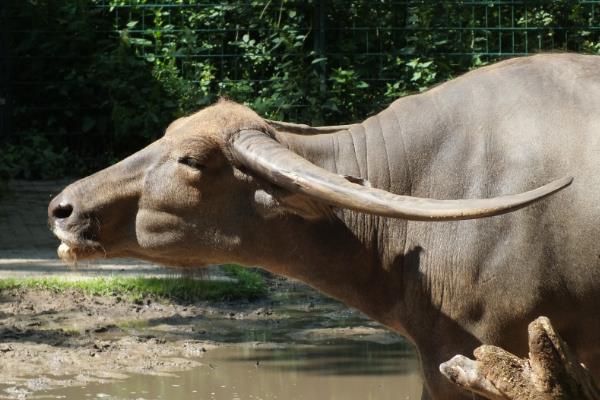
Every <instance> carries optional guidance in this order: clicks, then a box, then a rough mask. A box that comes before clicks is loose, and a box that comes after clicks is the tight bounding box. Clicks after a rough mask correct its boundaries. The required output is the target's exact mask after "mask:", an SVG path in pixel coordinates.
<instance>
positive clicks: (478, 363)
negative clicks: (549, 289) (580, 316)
mask: <svg viewBox="0 0 600 400" xmlns="http://www.w3.org/2000/svg"><path fill="white" fill-rule="evenodd" d="M528 331H529V359H521V358H519V357H517V356H515V355H513V354H511V353H509V352H507V351H505V350H503V349H501V348H499V347H496V346H489V345H483V346H480V347H478V348H477V349H475V351H474V352H473V354H474V355H475V360H470V359H468V358H467V357H464V356H462V355H457V356H454V357H453V358H452V359H451V360H449V361H446V362H445V363H442V364H441V365H440V371H441V372H442V374H444V376H446V378H448V379H450V381H452V382H453V383H455V384H456V385H458V386H461V387H462V388H464V389H466V390H468V391H470V392H473V393H476V394H478V395H480V396H483V397H485V398H488V399H493V400H499V399H502V400H506V399H519V400H525V399H527V400H534V399H535V400H541V399H544V400H559V399H560V400H565V399H578V400H600V390H599V389H598V386H597V385H596V383H595V382H594V380H593V378H592V376H591V375H590V373H589V371H588V370H587V368H586V367H585V366H584V365H583V364H580V363H579V362H577V360H576V359H575V357H574V356H573V354H572V353H571V351H570V350H569V347H568V346H567V344H566V343H565V342H563V340H562V339H561V338H560V336H558V334H557V333H556V332H555V331H554V328H552V325H551V324H550V320H549V319H548V318H546V317H539V318H538V319H536V320H535V321H533V322H532V323H531V324H529V329H528Z"/></svg>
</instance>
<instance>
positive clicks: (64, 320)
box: [0, 279, 401, 399]
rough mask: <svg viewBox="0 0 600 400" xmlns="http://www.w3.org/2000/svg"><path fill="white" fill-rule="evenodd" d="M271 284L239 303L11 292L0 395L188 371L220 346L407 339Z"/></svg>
mask: <svg viewBox="0 0 600 400" xmlns="http://www.w3.org/2000/svg"><path fill="white" fill-rule="evenodd" d="M271 284H272V285H271V286H272V293H273V294H272V295H271V297H269V298H268V299H264V300H262V301H256V302H246V303H236V304H228V303H208V302H206V303H198V304H192V305H186V304H173V303H165V302H155V301H153V300H152V299H145V300H143V301H138V302H137V303H133V302H130V301H126V300H123V299H121V298H120V297H117V296H111V297H97V296H89V295H84V294H82V293H81V292H75V291H73V292H65V293H54V292H49V291H40V290H22V289H15V290H7V291H4V292H2V293H1V294H0V360H1V362H0V398H6V399H24V398H30V396H31V395H32V394H35V393H36V392H39V391H42V390H48V389H52V388H57V387H65V386H78V385H79V386H81V385H86V384H89V383H93V382H107V381H110V380H114V379H122V378H125V377H127V376H128V375H129V374H139V373H141V374H154V375H161V374H168V373H169V372H174V371H182V370H187V369H190V368H194V367H197V366H200V365H202V356H203V355H204V353H206V352H210V351H211V350H212V349H214V348H216V347H221V346H228V345H240V344H242V343H244V344H246V345H262V346H264V345H277V344H280V343H288V344H289V343H298V344H299V345H301V344H303V343H304V344H306V343H310V342H318V341H322V340H324V339H325V340H326V339H328V338H336V339H339V338H348V339H350V340H354V339H355V340H369V341H372V342H377V343H382V344H388V343H395V342H398V341H399V340H401V339H400V338H399V337H398V336H397V335H395V334H393V333H390V332H388V331H386V330H385V329H383V328H382V327H379V326H377V324H375V323H373V322H370V321H368V320H367V319H366V318H365V317H364V316H362V315H361V314H359V313H358V312H355V311H351V310H348V309H346V308H345V307H344V306H343V305H341V304H339V303H337V302H334V301H331V300H328V299H325V298H323V297H321V296H320V295H319V294H317V293H316V292H314V291H312V290H311V289H309V288H306V287H304V286H303V285H295V284H293V283H289V282H287V281H283V280H281V281H280V280H278V279H275V280H274V281H273V282H271ZM274 286H279V287H278V288H276V287H274ZM276 293H279V294H283V295H284V296H283V297H277V296H278V295H277V294H276ZM290 294H292V296H291V297H290V296H289V295H290ZM265 332H274V333H273V335H274V337H265ZM253 333H254V334H253ZM2 392H3V393H2Z"/></svg>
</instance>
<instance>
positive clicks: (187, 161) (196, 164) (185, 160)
mask: <svg viewBox="0 0 600 400" xmlns="http://www.w3.org/2000/svg"><path fill="white" fill-rule="evenodd" d="M177 162H178V163H180V164H184V165H187V166H188V167H190V168H194V169H197V170H198V171H202V170H203V169H204V168H206V166H205V165H204V164H202V163H201V162H200V161H198V160H196V159H195V158H193V157H188V156H185V157H179V158H178V159H177Z"/></svg>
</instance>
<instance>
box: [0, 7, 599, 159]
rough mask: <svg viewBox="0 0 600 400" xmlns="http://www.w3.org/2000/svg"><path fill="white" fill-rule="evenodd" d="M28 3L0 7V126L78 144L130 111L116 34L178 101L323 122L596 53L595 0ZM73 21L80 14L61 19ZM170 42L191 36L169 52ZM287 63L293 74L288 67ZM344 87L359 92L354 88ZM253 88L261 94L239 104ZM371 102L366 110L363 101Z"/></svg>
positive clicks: (101, 133)
mask: <svg viewBox="0 0 600 400" xmlns="http://www.w3.org/2000/svg"><path fill="white" fill-rule="evenodd" d="M2 3H4V2H2ZM23 3H30V2H17V0H12V1H11V0H9V1H8V2H6V3H4V5H3V6H2V8H1V9H0V12H2V14H1V18H2V21H0V30H1V33H2V35H1V36H0V73H1V75H2V79H0V133H1V135H2V136H4V137H7V136H13V137H14V136H22V135H28V134H29V135H31V134H35V135H43V136H48V137H51V136H58V137H61V138H63V137H71V139H65V140H66V143H67V145H69V146H71V147H72V148H74V149H78V148H80V147H82V146H84V145H83V143H84V142H85V141H86V140H89V138H90V137H102V138H108V137H109V136H110V135H109V133H110V132H111V131H112V130H114V129H115V127H114V126H111V123H114V120H115V118H119V113H120V112H121V113H125V112H129V111H127V110H125V111H124V108H123V107H122V105H120V106H119V107H120V108H119V107H117V109H115V106H114V103H115V102H116V101H117V100H115V96H116V95H115V91H116V90H117V89H118V87H117V89H115V88H114V87H112V86H110V87H109V89H107V90H106V91H103V90H104V89H105V87H106V86H107V85H104V84H103V82H102V80H103V79H105V80H106V81H107V82H109V81H110V82H112V78H111V76H104V75H102V73H103V72H102V71H103V70H102V68H104V67H103V65H104V64H102V62H103V51H107V52H108V51H109V50H110V51H112V53H111V54H112V57H120V55H118V53H117V52H116V51H115V50H114V49H115V46H117V43H122V42H123V41H124V40H125V41H127V42H128V46H129V50H130V51H131V52H133V53H135V55H136V57H137V58H138V59H139V60H140V64H135V65H134V66H135V68H137V69H140V68H148V70H149V71H150V72H148V76H149V77H150V76H152V79H154V80H157V79H167V78H168V79H171V80H170V81H168V82H171V83H169V84H170V85H171V86H174V85H180V86H181V87H180V88H179V89H178V88H173V87H170V86H169V85H164V84H163V87H162V89H161V90H166V91H167V92H169V90H171V91H173V93H175V92H174V91H176V90H181V91H182V93H186V95H187V96H189V97H190V98H191V99H192V100H190V101H189V103H185V104H183V103H182V104H183V105H181V104H179V105H178V106H177V107H179V108H180V109H181V108H183V109H186V108H191V107H193V106H194V105H198V106H201V105H203V104H205V103H208V102H210V101H212V100H214V98H215V97H216V96H217V95H218V94H223V93H225V94H228V95H230V96H231V97H233V98H235V99H241V100H244V101H247V102H250V103H251V105H252V106H254V107H255V108H258V109H259V111H260V112H263V113H267V114H269V113H270V114H269V115H274V116H276V117H285V118H289V119H302V120H304V121H305V122H310V121H306V120H307V118H310V115H312V114H314V113H315V110H316V109H318V107H319V106H320V104H323V107H325V108H327V107H329V108H328V110H329V111H328V113H327V112H325V113H324V114H323V115H322V116H320V117H319V118H321V119H323V118H325V119H329V121H331V120H332V119H340V121H339V122H342V121H341V120H342V119H344V112H346V114H348V113H350V112H352V113H356V114H359V113H368V112H371V111H373V110H376V109H377V108H381V107H383V106H384V105H385V104H386V103H388V102H389V101H390V100H391V97H392V96H393V95H394V94H395V93H396V92H397V93H400V94H404V93H407V92H410V91H414V90H420V89H423V88H424V87H426V86H428V85H430V84H433V83H436V82H438V81H440V80H444V79H449V78H451V77H452V76H455V75H457V74H459V73H461V72H463V71H466V70H468V69H470V68H473V67H476V66H479V65H482V64H485V63H487V62H491V61H494V60H497V59H502V58H507V57H513V56H522V55H527V54H532V53H536V52H540V51H551V50H553V51H574V52H587V53H599V52H600V45H599V43H600V15H599V14H600V0H598V1H566V0H565V1H536V0H521V1H519V0H496V1H483V0H481V1H468V0H464V1H394V0H378V1H366V0H365V1H342V0H321V1H319V0H313V1H299V0H260V1H259V0H226V1H219V2H215V1H201V0H196V1H194V0H183V1H174V0H173V1H158V0H156V1H154V2H153V1H151V0H150V1H142V0H139V1H118V0H88V1H84V0H78V1H73V2H70V3H71V4H70V5H69V6H64V5H63V6H61V7H58V6H57V4H60V3H61V2H60V1H51V0H45V1H43V0H39V2H38V4H37V5H35V6H32V7H30V8H26V7H23V6H22V4H23ZM62 3H69V2H62ZM17 4H20V5H18V6H17ZM32 4H33V3H32ZM40 4H42V5H45V6H44V7H42V5H40ZM74 4H75V5H74ZM69 13H75V14H77V18H71V17H72V16H71V17H69ZM82 16H83V17H82ZM69 18H71V19H70V20H71V21H79V22H78V23H71V24H69V25H65V24H64V23H62V22H61V21H64V20H69ZM169 38H171V39H173V38H175V39H176V40H178V41H179V42H182V41H184V43H187V44H186V45H182V46H181V47H180V48H177V49H171V50H168V49H167V50H165V49H164V46H166V44H165V43H167V44H168V42H169V40H170V39H169ZM175 39H173V40H175ZM277 40H280V42H277ZM53 43H54V44H55V43H59V45H53ZM265 43H268V44H269V45H268V46H266V45H265V46H263V47H261V46H262V45H263V44H265ZM277 43H280V45H277ZM115 54H116V55H115ZM416 59H417V60H419V61H418V62H415V61H414V60H416ZM91 61H93V63H91ZM411 62H412V64H410V63H411ZM430 62H432V63H433V66H434V67H435V69H434V70H433V72H431V71H429V69H431V64H428V63H430ZM127 63H129V64H125V63H122V64H120V66H119V68H117V69H116V71H118V72H117V73H118V74H120V75H122V82H121V83H118V84H119V85H124V84H125V83H126V82H127V79H128V75H129V73H128V72H127V71H128V70H127V68H128V66H130V64H131V63H132V62H131V61H127ZM161 63H162V64H161ZM285 63H288V64H287V65H288V66H289V69H290V70H294V68H296V70H294V71H296V72H295V73H296V75H290V74H287V75H286V70H285V68H283V67H281V65H283V64H285ZM419 63H420V64H419ZM90 65H91V66H90ZM132 65H133V64H132ZM407 65H409V66H407ZM159 67H160V68H163V69H162V70H161V69H160V68H159ZM300 67H302V69H301V71H302V72H298V71H300ZM417 67H419V68H421V69H419V68H417ZM152 68H154V69H152ZM82 71H83V72H82ZM157 71H158V72H157ZM348 71H350V72H348ZM407 71H408V72H410V74H408V75H407ZM428 73H429V74H430V75H429V76H426V74H428ZM160 74H163V75H162V76H157V75H160ZM166 74H170V75H169V76H167V75H166ZM301 74H305V75H302V77H303V78H302V80H300V78H299V77H300V76H301ZM352 74H354V75H352ZM113 75H114V73H113ZM98 76H99V77H101V78H98ZM165 76H166V77H165ZM304 77H306V79H304ZM86 78H90V79H93V80H95V81H94V82H91V81H89V80H88V81H86ZM131 79H134V78H133V77H132V78H131ZM148 79H150V78H148ZM295 81H297V82H295ZM123 82H125V83H123ZM173 82H174V83H173ZM398 82H400V84H399V83H398ZM411 82H412V83H411ZM295 83H297V85H296V86H302V87H300V88H298V89H294V84H295ZM111 84H113V85H116V84H114V83H111ZM188 84H189V85H190V86H185V85H188ZM277 85H280V86H277ZM352 85H354V86H357V85H364V88H365V89H364V90H363V91H362V92H360V91H358V92H356V93H354V92H353V90H352ZM394 85H396V86H394ZM140 89H142V88H140ZM395 89H397V90H396V92H395V91H394V90H395ZM296 90H297V91H298V92H297V93H294V95H293V96H291V95H290V96H287V97H286V95H287V94H288V92H295V91H296ZM336 90H337V91H338V92H339V93H337V95H336V96H338V97H341V96H342V95H343V93H344V91H349V92H351V93H349V94H350V95H353V96H354V95H355V96H356V98H355V99H354V100H353V103H352V104H347V103H346V102H345V101H344V100H343V99H342V100H339V99H337V98H336V99H337V100H336V99H333V100H332V98H333V95H332V94H331V93H332V91H333V92H335V91H336ZM193 91H198V92H202V93H204V95H203V96H204V97H198V96H196V97H195V96H194V94H193V93H191V92H193ZM169 93H171V92H169ZM265 93H266V94H265ZM155 94H156V93H154V95H155ZM171 94H172V93H171ZM363 94H364V96H363ZM151 95H153V94H152V93H148V94H143V95H142V97H141V99H146V98H148V97H149V96H151ZM111 96H113V97H111ZM119 96H121V97H119V100H118V101H120V102H123V101H124V100H123V99H122V95H121V94H120V95H119ZM260 96H263V97H264V98H266V99H268V100H269V101H270V102H267V101H266V100H261V101H256V102H254V103H252V101H251V100H248V99H253V98H256V97H260ZM269 96H270V97H269ZM184 97H185V96H184ZM136 101H140V100H139V99H138V100H136V99H134V98H132V100H131V101H130V103H131V104H130V106H131V107H132V108H134V107H135V102H136ZM278 101H279V102H280V103H284V104H277V102H278ZM336 101H337V103H335V102H336ZM319 102H322V103H319ZM366 102H370V104H371V105H370V106H369V107H364V106H363V104H364V103H366ZM119 104H120V103H119ZM265 104H266V105H265ZM274 104H275V105H274ZM315 104H316V105H315ZM141 107H145V105H144V104H142V105H141ZM165 107H167V108H168V107H169V106H168V105H166V106H165ZM177 107H174V108H173V110H174V109H175V108H177ZM261 107H263V108H262V109H261ZM159 108H160V107H159ZM307 109H310V110H311V111H310V113H309V114H307V113H303V112H304V111H303V110H307ZM336 109H337V110H338V111H336ZM9 110H10V112H9ZM173 110H171V114H172V113H173ZM340 110H341V111H340ZM344 110H350V111H344ZM159 111H160V110H159ZM159 111H156V110H154V111H152V113H153V114H158V113H159ZM180 111H181V110H180ZM336 112H337V114H336ZM311 113H312V114H311ZM106 115H110V116H109V117H106V121H105V122H102V118H100V117H101V116H106ZM148 118H151V115H150V113H149V115H148ZM169 118H170V117H169V116H168V117H165V119H166V120H168V119H169ZM319 118H317V119H319ZM110 121H113V122H110ZM157 123H158V122H157ZM160 123H163V122H162V120H161V121H160ZM107 135H108V136H107ZM61 140H62V139H61ZM106 140H108V141H114V140H118V139H115V138H114V137H112V138H109V139H106Z"/></svg>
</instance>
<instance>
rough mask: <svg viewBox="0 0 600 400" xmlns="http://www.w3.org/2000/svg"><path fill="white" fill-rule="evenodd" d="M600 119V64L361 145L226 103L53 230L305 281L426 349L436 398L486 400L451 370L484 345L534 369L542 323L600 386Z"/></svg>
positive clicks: (115, 172)
mask: <svg viewBox="0 0 600 400" xmlns="http://www.w3.org/2000/svg"><path fill="white" fill-rule="evenodd" d="M599 110H600V58H599V57H596V56H581V55H574V54H548V55H537V56H533V57H525V58H519V59H512V60H508V61H504V62H501V63H498V64H495V65H492V66H489V67H485V68H481V69H478V70H476V71H472V72H469V73H467V74H465V75H463V76H461V77H459V78H457V79H454V80H452V81H449V82H447V83H444V84H442V85H440V86H437V87H435V88H433V89H431V90H429V91H427V92H425V93H421V94H418V95H414V96H409V97H405V98H401V99H399V100H397V101H395V102H394V103H392V104H391V105H390V106H389V107H388V108H387V109H385V110H384V111H382V112H380V113H379V114H377V115H375V116H372V117H370V118H368V119H367V120H365V121H364V122H362V123H357V124H353V125H347V126H337V127H321V128H311V127H309V126H305V125H295V124H290V123H284V122H275V121H268V120H265V119H263V118H261V117H259V116H258V115H257V114H256V113H254V112H253V111H251V110H250V109H248V108H247V107H244V106H242V105H238V104H235V103H232V102H229V101H221V102H219V103H217V104H216V105H213V106H211V107H208V108H206V109H204V110H202V111H199V112H197V113H195V114H192V115H190V116H187V117H184V118H180V119H178V120H176V121H175V122H173V123H172V124H171V125H170V126H169V127H168V128H167V130H166V133H165V135H164V136H163V137H162V138H160V139H159V140H157V141H156V142H154V143H152V144H150V145H149V146H148V147H146V148H144V149H142V150H140V151H139V152H137V153H135V154H133V155H132V156H130V157H128V158H126V159H125V160H123V161H121V162H119V163H117V164H115V165H113V166H111V167H109V168H107V169H105V170H103V171H100V172H98V173H96V174H94V175H91V176H89V177H87V178H84V179H82V180H79V181H77V182H75V183H73V184H72V185H70V186H68V187H67V188H66V189H65V190H64V191H63V192H62V193H61V194H59V195H58V196H57V197H56V198H55V199H53V200H52V202H51V203H50V205H49V208H48V213H49V218H50V224H51V227H52V229H53V231H54V233H55V234H56V235H57V236H58V238H59V239H60V240H61V241H62V243H61V245H60V247H59V250H58V251H59V255H60V257H62V258H63V259H65V260H74V259H85V258H94V257H137V258H140V259H145V260H150V261H153V262H158V263H163V264H167V265H176V266H188V267H196V266H200V265H206V264H215V263H225V262H232V263H238V264H242V265H260V266H262V267H263V268H265V269H266V270H269V271H272V272H274V273H276V274H281V275H285V276H288V277H292V278H295V279H298V280H301V281H304V282H307V283H308V284H310V285H312V286H313V287H315V288H317V289H319V290H321V291H322V292H324V293H327V294H329V295H331V296H333V297H336V298H338V299H340V300H341V301H343V302H345V303H346V304H348V305H350V306H352V307H355V308H357V309H359V310H361V311H363V312H364V313H366V314H367V315H369V316H370V317H372V318H373V319H375V320H377V321H379V322H381V323H383V324H385V325H386V326H388V327H390V328H391V329H393V330H395V331H397V332H399V333H400V334H402V335H404V336H405V337H406V338H408V339H409V340H410V341H411V342H412V343H414V344H415V346H416V348H417V351H418V356H419V359H420V362H421V366H422V374H423V377H424V379H425V388H424V392H423V393H424V394H423V398H436V399H442V398H443V399H463V398H465V399H466V398H469V399H470V398H472V397H471V395H467V394H466V393H465V392H461V389H458V388H455V387H454V386H453V385H451V384H450V383H449V382H447V381H446V380H445V378H444V377H443V376H442V375H441V373H440V372H439V370H438V366H439V364H440V363H441V362H443V361H446V360H448V359H450V358H451V357H452V356H453V355H455V354H459V353H460V354H469V353H470V352H471V351H472V350H473V349H474V348H476V347H477V346H478V345H480V344H481V343H489V344H495V345H498V346H501V347H503V348H505V349H507V350H509V351H511V352H512V353H515V354H518V355H524V354H526V351H527V338H526V334H525V332H526V328H527V324H528V322H529V321H531V320H533V319H534V318H536V317H537V316H538V315H546V316H548V317H550V318H551V319H552V321H553V323H554V324H555V327H556V329H557V330H558V331H559V332H560V334H561V335H562V336H563V337H564V338H565V340H566V341H567V342H568V343H569V344H570V345H571V346H572V348H573V349H574V350H575V352H576V354H577V356H578V357H579V359H580V360H581V361H582V362H584V363H585V364H586V365H587V366H588V367H589V368H590V369H591V370H592V371H593V373H594V374H595V375H596V377H598V374H599V373H600V357H599V354H598V353H599V350H600V340H598V337H600V307H599V305H600V256H599V255H600V246H599V238H600V202H599V199H600V111H599ZM570 176H572V177H574V181H573V184H572V185H570V186H569V187H567V188H566V189H565V190H562V191H560V193H556V194H555V195H553V196H550V197H548V198H546V199H544V200H543V201H536V200H540V199H542V198H544V197H547V196H549V195H550V194H552V193H555V192H557V191H559V190H560V189H561V188H564V187H566V186H568V185H569V183H570V182H571V178H570ZM548 182H550V183H548ZM543 184H546V185H545V186H542V187H539V188H537V189H534V188H536V187H538V186H540V185H543ZM515 193H518V194H515ZM476 198H479V199H481V200H477V199H476ZM432 199H449V200H432ZM451 199H455V200H451ZM456 199H468V200H456ZM526 205H530V206H529V207H525V206H526ZM517 209H520V210H518V211H516V212H510V213H509V211H515V210H517ZM499 214H502V215H499ZM495 215H497V216H495ZM487 216H494V217H493V218H483V219H478V218H479V217H487ZM433 221H437V222H433Z"/></svg>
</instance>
